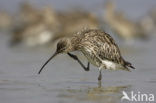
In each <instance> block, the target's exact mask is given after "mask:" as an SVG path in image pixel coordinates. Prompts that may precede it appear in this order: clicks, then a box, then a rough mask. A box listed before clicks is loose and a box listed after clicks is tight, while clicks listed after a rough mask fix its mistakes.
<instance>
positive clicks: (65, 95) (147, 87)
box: [0, 0, 156, 103]
mask: <svg viewBox="0 0 156 103" xmlns="http://www.w3.org/2000/svg"><path fill="white" fill-rule="evenodd" d="M85 29H101V30H103V31H105V32H107V33H109V34H110V35H111V36H112V37H113V38H114V39H115V41H116V43H117V44H118V45H119V48H120V50H121V52H122V54H123V57H124V58H125V59H126V60H127V61H129V62H131V63H132V64H133V65H134V67H135V68H136V70H133V71H132V72H126V71H108V70H103V80H102V84H101V85H102V86H100V87H99V84H98V81H97V76H98V69H97V67H94V66H92V65H91V70H90V71H89V72H85V71H84V70H83V69H82V68H81V67H80V65H79V64H78V63H77V62H75V61H74V60H73V59H71V58H70V57H68V56H67V55H64V54H62V55H59V56H57V57H56V58H54V59H53V60H52V61H51V62H50V63H49V64H48V65H47V66H46V68H45V70H44V71H43V72H42V73H41V74H40V75H37V72H38V71H39V69H40V67H41V66H42V64H43V63H44V62H45V61H46V60H47V59H48V58H49V57H50V56H51V55H52V54H53V53H54V52H55V49H56V43H57V41H58V40H59V39H61V38H64V37H71V36H72V35H73V34H75V33H77V32H79V31H83V30H85ZM155 44H156V1H155V0H85V1H84V0H0V100H1V102H2V103H10V102H11V103H21V102H22V103H28V102H30V103H43V102H44V103H51V102H54V103H66V102H67V103H73V102H75V103H79V102H82V103H120V102H121V100H120V98H121V97H122V91H123V90H124V91H126V92H127V93H130V92H131V91H134V92H135V93H138V92H141V93H151V94H154V95H155V96H156V86H155V85H156V75H155V74H156V70H155V69H156V68H155V57H156V46H155ZM74 54H76V55H78V57H79V58H80V59H81V60H82V61H83V62H84V63H85V64H86V65H87V60H86V59H85V57H84V56H83V55H82V54H81V53H78V52H75V53H74ZM124 103H126V101H125V102H124Z"/></svg>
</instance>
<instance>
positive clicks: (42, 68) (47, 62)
mask: <svg viewBox="0 0 156 103" xmlns="http://www.w3.org/2000/svg"><path fill="white" fill-rule="evenodd" d="M57 54H58V53H57V52H55V53H54V54H53V55H52V56H51V57H50V58H49V59H48V60H47V61H46V62H45V63H44V65H43V66H42V67H41V69H40V70H39V72H38V74H40V73H41V71H42V70H43V68H44V67H45V66H46V65H47V64H48V63H49V61H50V60H51V59H53V58H54V57H55V56H56V55H57Z"/></svg>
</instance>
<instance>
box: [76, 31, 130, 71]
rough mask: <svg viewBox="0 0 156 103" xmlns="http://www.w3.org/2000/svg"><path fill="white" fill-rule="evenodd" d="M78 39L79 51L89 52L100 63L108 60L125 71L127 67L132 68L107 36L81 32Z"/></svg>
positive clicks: (102, 33)
mask: <svg viewBox="0 0 156 103" xmlns="http://www.w3.org/2000/svg"><path fill="white" fill-rule="evenodd" d="M78 37H79V41H80V42H79V47H78V48H79V49H80V50H89V51H90V52H92V53H91V54H94V55H95V56H96V57H97V58H99V59H100V60H101V61H104V60H108V61H110V62H113V63H116V64H119V65H122V66H123V67H125V68H126V69H128V68H127V66H129V67H132V66H131V64H130V63H128V62H126V61H125V60H124V59H123V58H122V56H121V53H120V50H119V48H118V46H117V45H116V43H115V42H114V40H113V38H112V37H111V36H110V35H109V34H107V33H105V32H103V31H101V30H93V29H92V30H86V31H83V32H82V33H80V34H79V35H78ZM80 38H81V39H80Z"/></svg>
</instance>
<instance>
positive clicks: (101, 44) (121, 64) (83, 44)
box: [39, 29, 134, 81]
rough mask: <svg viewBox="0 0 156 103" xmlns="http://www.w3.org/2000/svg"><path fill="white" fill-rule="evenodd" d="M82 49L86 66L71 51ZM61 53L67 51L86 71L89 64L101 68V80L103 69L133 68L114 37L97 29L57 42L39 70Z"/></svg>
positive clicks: (127, 69)
mask: <svg viewBox="0 0 156 103" xmlns="http://www.w3.org/2000/svg"><path fill="white" fill-rule="evenodd" d="M73 51H80V52H82V53H83V54H84V56H85V57H86V58H87V59H88V66H87V67H85V66H84V65H83V64H82V62H81V61H80V60H79V59H78V57H77V56H76V55H73V54H71V53H70V52H73ZM60 53H66V54H68V55H69V56H70V57H71V58H73V59H74V60H76V61H78V63H79V64H80V65H81V66H82V67H83V68H84V70H85V71H89V64H90V63H91V64H93V65H95V66H97V67H98V68H99V77H98V80H99V81H101V79H102V74H101V70H102V69H110V70H126V71H130V70H129V68H128V67H130V68H133V69H134V67H133V66H132V65H131V63H129V62H127V61H125V60H124V59H123V57H122V56H121V53H120V50H119V48H118V46H117V45H116V44H115V41H114V40H113V38H112V37H111V36H110V35H109V34H107V33H105V32H103V31H101V30H97V29H89V30H85V31H82V32H79V33H78V34H75V35H74V36H73V37H71V38H65V39H61V40H60V41H59V42H58V43H57V50H56V52H55V53H54V55H53V56H52V57H50V58H49V60H48V61H47V62H46V63H45V64H44V65H43V66H42V68H41V69H40V71H39V74H40V72H41V71H42V69H43V68H44V67H45V65H46V64H47V63H48V62H49V61H50V60H51V59H52V58H53V57H55V56H56V55H58V54H60Z"/></svg>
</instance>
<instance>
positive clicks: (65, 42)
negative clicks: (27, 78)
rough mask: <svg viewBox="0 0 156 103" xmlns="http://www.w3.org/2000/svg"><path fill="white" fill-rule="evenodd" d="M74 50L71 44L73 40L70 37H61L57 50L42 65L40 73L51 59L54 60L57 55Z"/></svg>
mask: <svg viewBox="0 0 156 103" xmlns="http://www.w3.org/2000/svg"><path fill="white" fill-rule="evenodd" d="M70 51H72V46H71V42H70V39H67V38H64V39H61V40H60V41H59V42H58V43H57V49H56V52H55V53H54V54H53V55H52V56H51V57H50V58H49V59H48V60H47V61H46V62H45V63H44V65H43V66H42V67H41V69H40V71H39V72H38V74H40V73H41V71H42V69H43V68H44V67H45V66H46V65H47V64H48V63H49V61H50V60H52V59H53V58H54V57H55V56H56V55H58V54H60V53H68V52H70Z"/></svg>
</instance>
